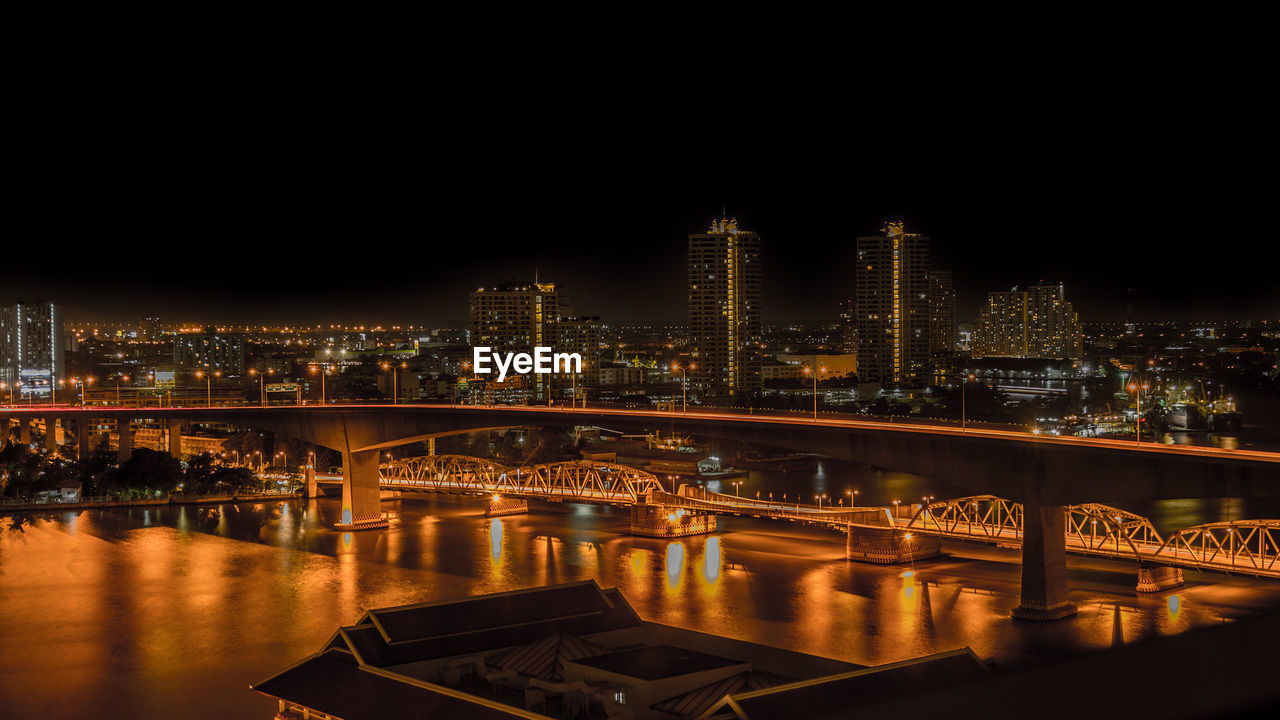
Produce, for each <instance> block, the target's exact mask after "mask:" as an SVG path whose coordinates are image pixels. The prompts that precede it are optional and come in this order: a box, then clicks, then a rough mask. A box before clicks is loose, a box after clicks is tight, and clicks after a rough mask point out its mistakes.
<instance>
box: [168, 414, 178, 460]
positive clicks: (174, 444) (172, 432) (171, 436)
mask: <svg viewBox="0 0 1280 720" xmlns="http://www.w3.org/2000/svg"><path fill="white" fill-rule="evenodd" d="M166 435H168V441H169V456H170V457H172V458H173V459H175V460H181V459H182V421H181V420H170V421H169V427H168V430H167V431H166Z"/></svg>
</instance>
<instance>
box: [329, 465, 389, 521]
mask: <svg viewBox="0 0 1280 720" xmlns="http://www.w3.org/2000/svg"><path fill="white" fill-rule="evenodd" d="M378 454H379V453H378V451H377V450H371V451H366V452H351V451H350V450H346V451H344V452H343V453H342V520H341V521H340V522H339V523H338V525H337V527H338V529H340V530H367V529H372V528H380V527H387V525H388V523H387V519H386V518H385V517H383V516H382V500H381V497H380V496H381V492H380V488H379V487H378V480H379V474H378Z"/></svg>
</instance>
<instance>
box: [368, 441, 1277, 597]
mask: <svg viewBox="0 0 1280 720" xmlns="http://www.w3.org/2000/svg"><path fill="white" fill-rule="evenodd" d="M380 484H381V487H382V488H383V489H386V490H401V491H418V492H445V493H468V494H472V493H473V494H484V495H501V496H505V497H520V498H526V499H531V500H543V501H550V502H590V503H604V504H611V505H633V504H637V503H645V504H651V505H661V506H667V507H679V508H685V509H688V510H693V511H699V512H705V513H714V514H717V515H740V516H747V517H761V518H771V519H777V520H792V521H802V522H810V523H815V524H819V525H827V526H830V527H834V528H839V529H853V528H857V527H872V528H881V529H883V528H895V529H899V530H902V531H904V532H905V533H921V534H926V535H937V536H940V537H944V538H950V539H953V540H967V541H976V542H985V543H991V544H995V545H1001V546H1006V547H1019V546H1021V545H1022V533H1023V517H1022V505H1021V504H1020V503H1016V502H1012V501H1010V500H1006V499H1004V498H1000V497H996V496H994V495H973V496H970V497H963V498H956V499H953V500H943V501H940V502H934V503H930V504H927V505H917V506H912V507H901V508H898V507H888V508H880V507H854V508H850V507H836V508H833V507H829V506H828V507H816V506H813V505H803V504H795V503H792V504H787V503H780V502H772V501H764V500H753V499H750V498H742V497H737V496H735V495H725V494H722V493H713V492H710V491H707V490H704V489H702V488H697V487H691V486H688V485H684V486H681V487H680V489H679V492H678V493H671V492H667V491H666V490H664V489H663V487H662V485H661V483H660V482H659V481H658V479H657V478H656V477H655V476H653V475H651V474H650V473H647V472H644V471H643V470H637V469H635V468H632V467H628V466H626V465H619V464H617V463H609V462H599V461H595V460H572V461H567V462H556V463H545V464H541V465H529V466H522V467H516V468H512V467H506V466H503V465H500V464H497V463H494V462H492V461H490V460H486V459H483V458H474V457H469V456H466V455H429V456H425V457H413V458H404V459H401V460H396V461H393V462H389V463H385V464H383V465H382V466H381V483H380ZM913 508H914V511H913ZM1064 512H1065V513H1066V549H1067V551H1068V552H1072V553H1078V554H1083V555H1094V556H1101V557H1109V558H1117V559H1125V560H1137V561H1138V562H1140V563H1145V564H1153V565H1169V566H1173V567H1182V568H1190V569H1196V570H1217V571H1223V572H1229V573H1236V574H1243V575H1255V576H1258V577H1269V578H1280V520H1236V521H1230V522H1218V523H1208V524H1206V525H1197V526H1195V527H1190V528H1185V529H1182V530H1178V531H1176V532H1174V533H1173V534H1171V535H1170V536H1169V537H1167V538H1164V537H1161V535H1160V533H1159V532H1158V531H1157V530H1156V529H1155V527H1154V526H1152V524H1151V521H1150V520H1148V519H1147V518H1145V517H1143V516H1141V515H1137V514H1135V513H1131V512H1129V511H1127V510H1121V509H1120V508H1116V507H1111V506H1109V505H1102V504H1098V503H1085V504H1081V505H1069V506H1067V507H1066V508H1065V510H1064Z"/></svg>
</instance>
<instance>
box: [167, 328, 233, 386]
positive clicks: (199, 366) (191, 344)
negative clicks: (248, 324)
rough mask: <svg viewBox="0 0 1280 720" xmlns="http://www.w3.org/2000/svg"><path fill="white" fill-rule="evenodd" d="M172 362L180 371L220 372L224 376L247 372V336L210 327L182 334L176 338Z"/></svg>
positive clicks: (174, 339)
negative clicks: (245, 355)
mask: <svg viewBox="0 0 1280 720" xmlns="http://www.w3.org/2000/svg"><path fill="white" fill-rule="evenodd" d="M173 362H174V364H175V365H177V366H178V369H179V370H185V371H187V372H188V373H194V372H208V373H212V372H221V373H222V376H223V377H240V376H241V375H243V374H244V335H242V334H240V333H221V332H218V331H217V329H216V328H212V327H207V328H205V329H204V332H202V333H179V334H178V335H175V336H174V338H173Z"/></svg>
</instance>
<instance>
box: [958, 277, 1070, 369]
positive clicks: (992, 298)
mask: <svg viewBox="0 0 1280 720" xmlns="http://www.w3.org/2000/svg"><path fill="white" fill-rule="evenodd" d="M971 349H972V353H973V356H974V357H1018V358H1078V357H1080V356H1081V355H1083V354H1084V337H1083V332H1082V330H1081V327H1080V319H1079V318H1078V317H1077V315H1076V312H1075V308H1074V307H1072V305H1071V303H1070V302H1068V301H1067V299H1066V291H1065V288H1064V287H1063V286H1062V285H1032V286H1031V287H1029V288H1027V289H1026V290H1021V291H1020V290H1018V289H1017V288H1014V289H1013V290H1010V291H1009V292H993V293H989V294H988V295H987V304H986V306H984V307H983V308H982V310H981V311H980V312H979V313H978V317H977V319H976V320H975V321H974V324H973V338H972V348H971Z"/></svg>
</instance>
